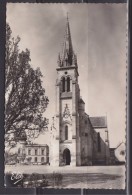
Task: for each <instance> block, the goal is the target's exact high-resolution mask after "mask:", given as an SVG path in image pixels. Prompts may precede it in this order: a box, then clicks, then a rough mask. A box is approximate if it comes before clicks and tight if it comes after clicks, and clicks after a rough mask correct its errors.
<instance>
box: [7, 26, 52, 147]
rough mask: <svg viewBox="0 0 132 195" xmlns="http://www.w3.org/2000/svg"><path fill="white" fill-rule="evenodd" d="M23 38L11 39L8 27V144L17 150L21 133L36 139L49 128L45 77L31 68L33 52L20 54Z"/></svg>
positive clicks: (38, 70) (8, 27) (26, 51)
mask: <svg viewBox="0 0 132 195" xmlns="http://www.w3.org/2000/svg"><path fill="white" fill-rule="evenodd" d="M19 42H20V37H17V38H16V39H15V38H13V37H12V31H11V28H10V26H9V24H7V26H6V64H5V141H6V143H8V145H12V146H15V144H16V143H17V142H18V141H19V140H20V137H21V134H22V132H26V135H28V137H30V138H31V137H32V138H35V137H36V136H38V135H39V134H40V133H41V132H42V131H44V130H45V127H46V126H47V124H48V120H47V119H46V118H45V117H44V112H45V110H46V108H47V105H48V102H49V100H48V97H47V96H46V95H45V89H44V88H43V86H42V73H41V71H40V69H39V68H37V69H36V70H34V69H33V68H32V67H31V64H30V61H31V59H30V51H29V50H28V49H26V50H25V51H20V49H19Z"/></svg>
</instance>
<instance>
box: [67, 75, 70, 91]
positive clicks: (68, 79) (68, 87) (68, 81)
mask: <svg viewBox="0 0 132 195" xmlns="http://www.w3.org/2000/svg"><path fill="white" fill-rule="evenodd" d="M67 91H68V92H69V91H70V77H68V78H67Z"/></svg>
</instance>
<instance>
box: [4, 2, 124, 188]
mask: <svg viewBox="0 0 132 195" xmlns="http://www.w3.org/2000/svg"><path fill="white" fill-rule="evenodd" d="M126 30H127V5H126V4H121V3H120V4H111V3H109V4H105V3H104V4H103V3H100V4H96V3H92V4H90V3H87V4H86V3H85V4H81V3H80V4H74V3H73V4H63V3H58V4H54V3H50V4H48V3H39V4H37V3H7V12H6V64H5V187H22V188H29V187H31V188H32V187H44V188H89V189H125V186H126V184H125V180H126V85H127V83H126V75H127V74H126V73H127V64H126V58H127V50H126V46H127V37H126Z"/></svg>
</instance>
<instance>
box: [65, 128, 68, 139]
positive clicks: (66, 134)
mask: <svg viewBox="0 0 132 195" xmlns="http://www.w3.org/2000/svg"><path fill="white" fill-rule="evenodd" d="M65 140H68V126H67V125H66V126H65Z"/></svg>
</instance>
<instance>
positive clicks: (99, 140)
mask: <svg viewBox="0 0 132 195" xmlns="http://www.w3.org/2000/svg"><path fill="white" fill-rule="evenodd" d="M97 139H98V152H101V139H100V133H98V138H97Z"/></svg>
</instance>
